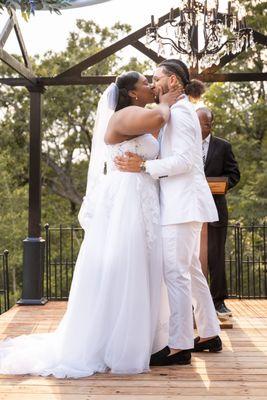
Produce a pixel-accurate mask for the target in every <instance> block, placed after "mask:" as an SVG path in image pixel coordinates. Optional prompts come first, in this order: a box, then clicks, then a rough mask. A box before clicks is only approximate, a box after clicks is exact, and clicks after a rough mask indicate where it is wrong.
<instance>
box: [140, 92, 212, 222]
mask: <svg viewBox="0 0 267 400" xmlns="http://www.w3.org/2000/svg"><path fill="white" fill-rule="evenodd" d="M160 137H161V146H160V159H158V160H149V161H146V171H147V172H148V173H149V174H150V175H151V176H152V177H153V178H154V179H159V178H160V203H161V223H162V225H170V224H180V223H184V222H193V221H198V222H212V221H218V213H217V209H216V206H215V203H214V200H213V197H212V194H211V191H210V188H209V186H208V183H207V181H206V177H205V174H204V168H203V158H202V135H201V128H200V124H199V120H198V117H197V114H196V111H195V109H194V106H193V105H192V104H191V103H190V102H189V100H188V98H187V97H186V96H185V98H184V99H182V100H179V101H178V102H177V103H175V104H174V105H173V106H172V107H171V115H170V119H169V122H168V123H167V124H166V125H165V126H164V127H163V128H162V130H161V132H160Z"/></svg>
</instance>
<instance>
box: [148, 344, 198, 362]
mask: <svg viewBox="0 0 267 400" xmlns="http://www.w3.org/2000/svg"><path fill="white" fill-rule="evenodd" d="M170 352H171V350H170V348H169V347H168V346H166V347H164V349H162V350H160V351H158V352H157V353H154V354H152V356H151V358H150V365H151V366H156V365H158V366H160V365H161V366H164V365H187V364H190V363H191V352H190V350H181V351H179V352H178V353H175V354H173V355H171V356H169V354H170Z"/></svg>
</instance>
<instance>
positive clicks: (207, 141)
mask: <svg viewBox="0 0 267 400" xmlns="http://www.w3.org/2000/svg"><path fill="white" fill-rule="evenodd" d="M210 136H211V134H209V135H208V136H207V137H206V139H204V140H202V154H203V164H204V165H205V163H206V161H207V155H208V151H209V145H210Z"/></svg>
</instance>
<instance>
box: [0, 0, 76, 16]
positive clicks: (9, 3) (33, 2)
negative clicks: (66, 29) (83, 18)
mask: <svg viewBox="0 0 267 400" xmlns="http://www.w3.org/2000/svg"><path fill="white" fill-rule="evenodd" d="M70 3H71V0H70V1H69V0H0V11H1V10H3V9H5V8H7V9H13V10H16V9H17V8H20V9H21V13H22V16H23V17H24V18H25V19H26V20H28V19H29V16H30V14H35V11H37V10H42V9H46V10H49V11H50V12H55V13H57V14H60V11H59V9H60V8H64V7H65V6H67V5H68V4H70Z"/></svg>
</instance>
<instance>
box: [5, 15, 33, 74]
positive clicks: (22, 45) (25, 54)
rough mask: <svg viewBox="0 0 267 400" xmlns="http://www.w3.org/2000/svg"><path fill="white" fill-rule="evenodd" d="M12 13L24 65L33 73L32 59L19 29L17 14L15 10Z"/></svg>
mask: <svg viewBox="0 0 267 400" xmlns="http://www.w3.org/2000/svg"><path fill="white" fill-rule="evenodd" d="M10 13H11V16H12V18H13V21H14V24H15V25H14V29H15V33H16V36H17V39H18V43H19V47H20V50H21V53H22V57H23V60H24V64H25V66H26V68H29V70H31V71H32V66H31V62H30V58H29V56H28V52H27V49H26V46H25V43H24V40H23V36H22V33H21V30H20V27H19V23H18V20H17V17H16V14H15V12H14V11H13V10H12V11H10Z"/></svg>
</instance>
